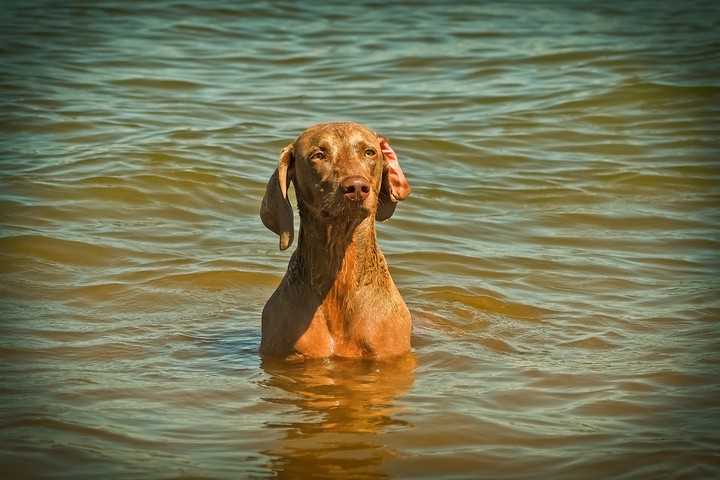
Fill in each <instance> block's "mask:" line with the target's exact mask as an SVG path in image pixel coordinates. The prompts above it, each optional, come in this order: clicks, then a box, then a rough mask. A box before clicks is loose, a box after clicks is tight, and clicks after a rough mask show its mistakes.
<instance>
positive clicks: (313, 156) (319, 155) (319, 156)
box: [310, 150, 325, 160]
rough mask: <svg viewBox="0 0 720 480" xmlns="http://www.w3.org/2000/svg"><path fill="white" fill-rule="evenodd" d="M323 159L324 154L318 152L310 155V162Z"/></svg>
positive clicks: (320, 151)
mask: <svg viewBox="0 0 720 480" xmlns="http://www.w3.org/2000/svg"><path fill="white" fill-rule="evenodd" d="M324 158H325V152H323V151H322V150H318V151H316V152H313V153H312V154H311V155H310V160H323V159H324Z"/></svg>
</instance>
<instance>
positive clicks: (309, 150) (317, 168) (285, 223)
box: [260, 122, 412, 358]
mask: <svg viewBox="0 0 720 480" xmlns="http://www.w3.org/2000/svg"><path fill="white" fill-rule="evenodd" d="M319 152H320V153H319ZM389 157H394V152H393V151H392V149H391V148H390V147H389V144H388V143H387V141H386V140H385V139H384V138H383V137H380V136H378V135H376V134H375V133H374V132H372V131H371V130H369V129H368V128H367V127H364V126H362V125H359V124H356V123H349V122H348V123H325V124H319V125H315V126H313V127H310V128H309V129H307V130H306V131H305V132H303V133H302V134H301V135H300V136H299V137H298V138H297V140H295V142H294V143H292V144H290V145H288V146H287V147H285V148H284V149H283V151H282V153H281V156H280V161H279V164H278V169H276V170H275V173H274V174H273V175H272V177H271V178H270V180H269V182H268V185H267V188H266V193H265V197H264V198H263V203H262V207H261V212H260V215H261V218H262V220H263V223H264V224H265V225H266V226H267V227H268V228H269V229H270V230H272V231H274V232H275V233H277V234H278V235H279V236H280V248H281V249H283V250H284V249H285V248H288V247H289V246H290V244H291V243H292V240H293V233H294V232H293V225H292V209H291V206H290V202H289V200H288V198H287V187H288V186H289V185H290V183H292V184H293V185H294V187H295V193H296V197H297V201H298V210H299V213H300V229H299V233H298V246H297V249H296V250H295V252H294V253H293V255H292V257H291V258H290V262H289V264H288V269H287V272H286V274H285V276H284V278H283V279H282V281H281V283H280V285H279V286H278V288H277V290H276V291H275V293H273V295H272V296H271V297H270V299H269V300H268V302H267V304H266V305H265V308H264V309H263V313H262V341H261V345H260V353H261V354H262V355H263V356H268V357H285V358H318V357H329V356H340V357H351V358H385V357H390V356H395V355H400V354H403V353H406V352H408V351H409V350H410V333H411V328H412V326H411V318H410V312H409V311H408V309H407V306H406V305H405V302H404V301H403V299H402V297H401V296H400V293H399V292H398V289H397V287H396V286H395V283H394V282H393V280H392V278H391V277H390V272H389V270H388V267H387V263H386V261H385V257H384V256H383V254H382V252H381V251H380V248H379V246H378V245H377V241H376V234H375V220H376V218H377V219H379V220H384V219H387V218H389V217H390V216H391V215H392V213H393V212H394V209H395V204H396V202H397V201H398V200H402V199H404V198H405V197H406V196H407V195H408V194H409V192H410V187H409V185H408V184H407V181H406V179H405V176H404V174H403V173H402V170H400V167H399V164H398V163H397V160H396V159H394V161H393V158H389ZM361 187H362V192H363V193H361V192H360V191H359V190H356V189H360V188H361Z"/></svg>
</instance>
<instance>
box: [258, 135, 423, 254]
mask: <svg viewBox="0 0 720 480" xmlns="http://www.w3.org/2000/svg"><path fill="white" fill-rule="evenodd" d="M290 183H292V184H293V185H295V195H296V197H297V200H298V208H300V210H301V214H302V215H303V217H304V216H310V217H312V218H313V219H314V220H317V221H320V222H338V221H341V220H343V219H357V218H364V217H367V216H370V215H374V216H375V218H376V219H377V220H380V221H382V220H387V219H388V218H390V217H391V216H392V214H393V212H394V211H395V206H396V205H397V202H398V201H400V200H404V199H405V198H406V197H407V196H408V195H409V194H410V185H409V184H408V181H407V179H406V178H405V174H404V173H403V171H402V169H401V168H400V164H399V163H398V159H397V156H396V155H395V152H394V151H393V149H392V148H391V147H390V144H389V143H388V141H387V140H386V139H385V138H384V137H382V136H380V135H377V134H376V133H374V132H373V131H371V130H370V129H368V128H367V127H365V126H363V125H360V124H357V123H322V124H318V125H314V126H312V127H310V128H308V129H307V130H305V131H304V132H303V133H302V134H301V135H300V136H299V137H298V138H297V139H296V140H295V142H293V143H291V144H290V145H288V146H286V147H285V148H283V150H282V152H281V153H280V161H279V163H278V167H277V169H276V170H275V172H274V173H273V175H272V176H271V177H270V180H269V181H268V184H267V188H266V190H265V196H264V198H263V201H262V206H261V208H260V218H261V219H262V221H263V223H264V224H265V226H266V227H267V228H269V229H270V230H272V231H273V232H275V233H276V234H278V235H279V236H280V249H281V250H285V249H286V248H288V247H289V246H290V245H291V244H292V241H293V215H292V207H291V206H290V201H289V200H288V197H287V189H288V186H289V185H290Z"/></svg>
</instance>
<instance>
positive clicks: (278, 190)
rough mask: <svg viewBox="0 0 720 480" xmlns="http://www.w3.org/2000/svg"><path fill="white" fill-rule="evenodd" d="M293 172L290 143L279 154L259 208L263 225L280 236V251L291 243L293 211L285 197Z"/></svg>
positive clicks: (291, 146) (293, 165) (293, 164)
mask: <svg viewBox="0 0 720 480" xmlns="http://www.w3.org/2000/svg"><path fill="white" fill-rule="evenodd" d="M294 172H295V163H294V160H293V145H292V143H291V144H290V145H288V146H286V147H285V148H283V149H282V152H280V161H279V162H278V167H277V168H276V169H275V172H274V173H273V174H272V176H271V177H270V180H269V181H268V183H267V187H266V188H265V196H264V197H263V200H262V205H261V206H260V218H261V219H262V222H263V224H264V225H265V226H266V227H267V228H269V229H270V230H272V231H273V232H275V233H276V234H278V235H279V236H280V250H285V249H286V248H288V247H289V246H290V245H292V242H293V235H294V229H293V211H292V206H291V205H290V199H289V198H288V196H287V189H288V185H290V182H291V180H292V177H293V175H294Z"/></svg>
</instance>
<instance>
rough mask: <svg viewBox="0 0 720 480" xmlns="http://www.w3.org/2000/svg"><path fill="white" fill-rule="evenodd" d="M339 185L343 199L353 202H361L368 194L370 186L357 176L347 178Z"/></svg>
mask: <svg viewBox="0 0 720 480" xmlns="http://www.w3.org/2000/svg"><path fill="white" fill-rule="evenodd" d="M341 185H342V189H343V193H345V198H346V199H348V200H352V201H354V202H362V201H363V200H365V199H366V198H367V196H368V194H369V193H370V184H369V183H368V182H367V181H366V180H365V179H364V178H363V177H361V176H359V175H355V176H352V177H347V178H346V179H345V180H343V181H342V184H341Z"/></svg>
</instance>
